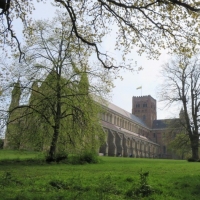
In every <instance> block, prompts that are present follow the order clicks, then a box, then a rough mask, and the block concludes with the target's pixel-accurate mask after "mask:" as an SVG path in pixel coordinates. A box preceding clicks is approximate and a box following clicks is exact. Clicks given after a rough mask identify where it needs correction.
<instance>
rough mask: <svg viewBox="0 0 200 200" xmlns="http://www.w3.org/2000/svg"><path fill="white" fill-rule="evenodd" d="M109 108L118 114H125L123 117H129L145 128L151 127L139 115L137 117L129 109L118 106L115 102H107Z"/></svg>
mask: <svg viewBox="0 0 200 200" xmlns="http://www.w3.org/2000/svg"><path fill="white" fill-rule="evenodd" d="M105 106H106V107H107V108H109V109H110V110H112V111H114V112H116V113H118V114H121V115H123V117H126V118H128V119H130V120H131V121H134V122H135V123H137V124H139V125H141V126H143V127H145V128H149V127H148V126H147V125H146V124H145V123H144V121H143V120H142V119H140V118H139V117H136V116H135V115H133V114H131V113H129V112H128V111H126V110H124V109H122V108H120V107H118V106H116V105H115V104H113V103H110V102H106V105H105Z"/></svg>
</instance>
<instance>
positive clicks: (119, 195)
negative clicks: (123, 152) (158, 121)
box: [0, 150, 200, 200]
mask: <svg viewBox="0 0 200 200" xmlns="http://www.w3.org/2000/svg"><path fill="white" fill-rule="evenodd" d="M42 158H43V157H42V155H41V154H39V153H35V152H26V151H6V150H0V200H1V199H2V200H7V199H9V200H11V199H23V200H26V199H27V200H29V199H30V200H32V199H39V200H40V199H41V200H42V199H45V200H46V199H59V200H62V199H69V200H73V199H77V200H79V199H80V200H90V199H91V200H110V199H115V200H120V199H137V200H139V199H150V200H153V199H155V200H158V199H159V200H162V199H166V200H184V199H185V200H188V199H189V200H196V199H199V198H200V163H199V162H195V163H193V162H187V161H181V160H161V159H139V158H137V159H136V158H122V157H115V158H114V157H102V158H101V160H102V161H101V162H100V163H99V164H86V165H66V164H61V163H60V164H46V163H44V162H43V161H42ZM30 161H31V162H30ZM141 169H142V170H143V172H149V176H148V177H147V183H148V188H151V190H152V193H151V194H150V195H149V196H147V197H145V196H144V197H143V195H141V193H140V194H139V195H138V194H137V195H136V191H138V188H139V186H140V185H141V183H140V182H141V178H140V174H141ZM139 173H140V174H139Z"/></svg>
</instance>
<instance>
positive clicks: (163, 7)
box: [0, 0, 200, 68]
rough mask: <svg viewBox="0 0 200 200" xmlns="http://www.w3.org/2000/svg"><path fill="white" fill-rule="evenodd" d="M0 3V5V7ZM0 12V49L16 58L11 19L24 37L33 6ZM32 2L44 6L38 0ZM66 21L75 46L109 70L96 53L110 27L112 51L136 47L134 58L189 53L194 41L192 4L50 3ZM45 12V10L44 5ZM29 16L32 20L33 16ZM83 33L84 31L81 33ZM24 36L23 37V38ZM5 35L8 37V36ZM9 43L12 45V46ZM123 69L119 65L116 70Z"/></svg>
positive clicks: (195, 8)
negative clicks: (11, 51)
mask: <svg viewBox="0 0 200 200" xmlns="http://www.w3.org/2000/svg"><path fill="white" fill-rule="evenodd" d="M2 2H3V1H2V0H1V4H2ZM4 2H7V5H6V6H5V5H0V8H1V9H2V12H1V18H0V22H1V27H0V31H1V33H3V34H1V44H4V43H7V44H9V45H11V46H14V45H16V46H17V47H18V49H19V51H20V55H21V56H20V58H21V57H22V55H23V54H24V52H25V51H22V50H21V48H20V42H19V41H18V38H17V36H16V34H15V30H14V29H13V28H12V24H13V20H14V19H15V18H17V19H20V20H21V21H22V22H23V24H24V27H25V28H26V30H29V34H30V33H31V32H33V31H34V28H33V26H32V23H31V19H32V18H31V17H32V16H31V13H32V12H33V10H34V2H32V1H24V0H12V1H9V0H8V1H4ZM37 2H39V3H40V5H41V2H46V1H45V0H38V1H37ZM50 2H52V3H53V2H54V6H55V8H56V7H59V8H62V9H63V10H64V12H65V14H66V15H67V16H68V17H69V19H70V20H69V23H70V29H71V33H72V35H73V36H74V37H76V38H77V39H78V42H80V43H85V44H86V45H88V47H89V48H91V49H93V50H95V52H96V56H97V59H98V60H99V61H100V62H101V64H102V66H103V67H106V68H114V67H118V66H119V65H115V64H114V62H113V59H112V58H110V57H109V55H108V54H107V53H106V52H103V51H101V49H100V48H99V44H100V43H101V42H102V38H103V36H105V35H108V34H109V33H110V31H111V29H112V25H114V26H116V27H117V34H116V48H118V49H121V50H123V52H124V55H125V54H126V53H128V52H130V49H132V48H133V47H135V46H137V47H138V48H137V50H138V53H139V54H141V53H143V52H147V53H148V54H149V56H150V57H156V56H158V55H159V54H160V49H161V48H164V49H165V48H170V49H172V50H174V51H179V50H180V51H189V49H190V48H191V49H192V48H193V46H195V45H196V43H197V41H198V35H199V12H200V7H199V6H200V3H199V1H196V0H186V1H181V0H146V1H143V0H136V1H131V0H127V1H125V0H122V1H121V0H92V1H91V0H80V1H75V0H74V1H71V0H52V1H50ZM44 9H45V6H44ZM33 17H34V16H33ZM84 31H86V32H84ZM24 33H25V37H26V36H27V35H26V34H28V33H27V32H24ZM8 35H9V36H11V37H8ZM12 39H15V40H16V41H17V42H16V43H13V40H12ZM120 66H121V67H123V66H124V65H123V64H122V65H120Z"/></svg>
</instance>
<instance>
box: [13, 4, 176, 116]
mask: <svg viewBox="0 0 200 200" xmlns="http://www.w3.org/2000/svg"><path fill="white" fill-rule="evenodd" d="M35 5H36V10H35V11H34V12H33V15H34V19H51V18H52V17H53V15H54V12H55V8H53V7H52V6H51V5H50V3H49V2H47V4H41V3H40V4H37V3H36V4H35ZM44 10H45V12H44ZM18 26H20V25H18V23H17V25H16V28H17V29H19V27H18ZM113 46H114V37H113V35H112V33H111V34H109V35H107V36H106V38H105V39H104V43H103V44H102V48H103V49H104V50H106V51H108V52H110V53H111V54H112V55H113V56H114V57H115V58H120V56H121V55H120V54H115V53H114V52H112V50H113ZM130 58H132V59H133V63H134V62H137V66H138V67H139V66H141V67H142V68H143V70H141V71H139V72H130V71H124V70H121V71H120V75H121V76H122V77H123V80H121V79H117V80H114V85H115V88H114V89H113V91H112V93H111V95H110V96H111V98H110V101H111V102H112V103H114V104H115V105H117V106H119V107H121V108H122V109H124V110H126V111H128V112H131V110H132V96H141V95H151V96H152V97H153V98H155V99H157V118H158V119H164V118H171V117H172V118H173V117H177V114H178V112H179V111H178V109H174V108H171V109H169V108H167V109H164V104H162V103H161V102H159V99H158V95H157V90H158V87H159V86H160V84H161V83H162V78H161V77H160V75H159V72H160V70H161V67H162V65H163V64H164V63H165V62H167V61H168V60H169V59H170V56H169V55H168V54H167V53H166V52H163V53H162V55H161V56H160V57H159V59H158V60H149V59H147V56H145V54H143V55H142V56H138V55H137V53H136V52H135V50H134V49H132V52H131V55H130ZM140 86H142V89H139V90H137V89H136V88H137V87H140Z"/></svg>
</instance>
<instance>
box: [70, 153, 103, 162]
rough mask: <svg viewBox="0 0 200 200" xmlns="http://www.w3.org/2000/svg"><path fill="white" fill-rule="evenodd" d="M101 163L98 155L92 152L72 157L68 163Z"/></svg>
mask: <svg viewBox="0 0 200 200" xmlns="http://www.w3.org/2000/svg"><path fill="white" fill-rule="evenodd" d="M99 161H100V160H99V157H98V155H97V154H96V153H94V152H91V151H85V152H82V153H81V154H75V155H71V156H70V157H69V159H68V162H69V163H70V164H73V165H78V164H87V163H89V164H90V163H99Z"/></svg>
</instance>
